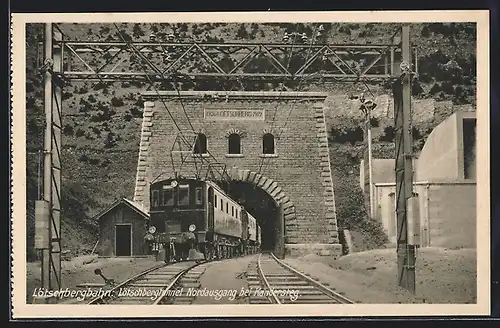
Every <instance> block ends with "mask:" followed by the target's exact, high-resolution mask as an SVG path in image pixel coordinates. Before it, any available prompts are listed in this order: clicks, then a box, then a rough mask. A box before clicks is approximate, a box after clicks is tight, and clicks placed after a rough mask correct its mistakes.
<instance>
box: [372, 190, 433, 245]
mask: <svg viewBox="0 0 500 328" xmlns="http://www.w3.org/2000/svg"><path fill="white" fill-rule="evenodd" d="M428 190H429V186H428V185H427V184H425V183H421V184H415V185H414V192H416V193H417V194H418V199H419V206H420V208H419V214H420V216H419V220H420V245H421V246H422V247H425V246H429V213H428ZM395 194H396V185H395V184H394V183H387V184H378V185H376V187H375V198H376V207H377V212H376V213H377V216H376V217H377V219H378V220H380V222H381V223H382V226H383V227H384V230H385V232H386V234H387V237H388V239H389V241H390V242H391V243H396V242H397V229H396V227H397V218H396V196H395Z"/></svg>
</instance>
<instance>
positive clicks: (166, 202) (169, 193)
mask: <svg viewBox="0 0 500 328" xmlns="http://www.w3.org/2000/svg"><path fill="white" fill-rule="evenodd" d="M173 205H174V188H172V187H171V186H163V206H173Z"/></svg>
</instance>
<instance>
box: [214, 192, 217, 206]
mask: <svg viewBox="0 0 500 328" xmlns="http://www.w3.org/2000/svg"><path fill="white" fill-rule="evenodd" d="M214 207H215V208H217V195H214Z"/></svg>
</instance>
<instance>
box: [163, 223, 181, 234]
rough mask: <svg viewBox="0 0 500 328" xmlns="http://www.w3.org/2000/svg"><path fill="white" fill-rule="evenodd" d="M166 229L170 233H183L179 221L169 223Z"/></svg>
mask: <svg viewBox="0 0 500 328" xmlns="http://www.w3.org/2000/svg"><path fill="white" fill-rule="evenodd" d="M165 225H166V229H167V232H168V233H181V231H182V230H181V223H180V222H178V221H167V222H166V224H165Z"/></svg>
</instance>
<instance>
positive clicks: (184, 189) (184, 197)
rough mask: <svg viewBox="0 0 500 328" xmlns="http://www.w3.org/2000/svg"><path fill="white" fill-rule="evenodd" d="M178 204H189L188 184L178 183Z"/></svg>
mask: <svg viewBox="0 0 500 328" xmlns="http://www.w3.org/2000/svg"><path fill="white" fill-rule="evenodd" d="M178 204H179V205H189V185H179V202H178Z"/></svg>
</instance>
